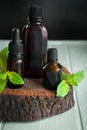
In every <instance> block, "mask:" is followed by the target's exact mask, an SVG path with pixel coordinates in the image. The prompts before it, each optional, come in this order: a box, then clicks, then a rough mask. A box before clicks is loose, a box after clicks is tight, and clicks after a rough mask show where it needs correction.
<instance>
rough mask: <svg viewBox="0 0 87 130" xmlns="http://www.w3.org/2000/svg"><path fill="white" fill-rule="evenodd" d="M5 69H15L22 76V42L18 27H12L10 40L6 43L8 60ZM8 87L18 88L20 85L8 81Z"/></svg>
mask: <svg viewBox="0 0 87 130" xmlns="http://www.w3.org/2000/svg"><path fill="white" fill-rule="evenodd" d="M7 69H8V70H9V71H15V72H17V73H18V74H20V75H21V76H22V77H23V44H22V41H21V40H20V30H19V29H18V28H13V29H12V40H11V41H10V42H9V45H8V61H7ZM8 86H9V87H10V88H14V87H15V88H19V87H21V86H20V85H14V84H11V83H10V82H8Z"/></svg>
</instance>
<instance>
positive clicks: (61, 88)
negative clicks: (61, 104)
mask: <svg viewBox="0 0 87 130" xmlns="http://www.w3.org/2000/svg"><path fill="white" fill-rule="evenodd" d="M83 78H84V71H83V70H81V71H78V72H76V73H74V74H65V73H64V72H63V73H62V81H61V82H60V84H59V85H58V86H57V94H56V96H57V97H65V96H66V95H67V94H68V93H69V92H70V86H78V83H79V82H81V81H82V80H83Z"/></svg>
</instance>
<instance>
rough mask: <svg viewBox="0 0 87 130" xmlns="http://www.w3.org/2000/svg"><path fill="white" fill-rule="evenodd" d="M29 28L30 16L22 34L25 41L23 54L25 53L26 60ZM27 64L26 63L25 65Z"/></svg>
mask: <svg viewBox="0 0 87 130" xmlns="http://www.w3.org/2000/svg"><path fill="white" fill-rule="evenodd" d="M28 28H29V18H28V17H27V23H26V24H25V25H24V27H23V28H22V31H21V36H22V42H23V50H24V51H23V54H24V59H25V60H26V48H27V46H26V44H27V30H28ZM24 66H25V65H24Z"/></svg>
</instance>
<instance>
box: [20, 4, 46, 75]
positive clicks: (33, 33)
mask: <svg viewBox="0 0 87 130" xmlns="http://www.w3.org/2000/svg"><path fill="white" fill-rule="evenodd" d="M29 22H30V23H29V27H28V29H27V37H26V39H25V41H26V42H25V43H24V44H25V45H24V46H25V49H24V73H25V74H24V76H25V77H30V78H41V77H42V67H43V66H44V64H45V62H46V52H47V39H48V33H47V30H46V28H45V27H44V25H43V18H42V8H41V7H39V6H31V7H30V8H29ZM22 37H23V36H22Z"/></svg>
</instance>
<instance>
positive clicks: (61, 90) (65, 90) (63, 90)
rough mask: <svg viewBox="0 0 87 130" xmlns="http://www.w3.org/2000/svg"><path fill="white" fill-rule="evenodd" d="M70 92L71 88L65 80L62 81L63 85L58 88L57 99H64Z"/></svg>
mask: <svg viewBox="0 0 87 130" xmlns="http://www.w3.org/2000/svg"><path fill="white" fill-rule="evenodd" d="M69 91H70V86H69V85H68V84H67V83H66V81H65V80H62V81H61V83H60V84H59V85H58V87H57V94H56V96H57V97H64V96H66V95H67V94H68V92H69Z"/></svg>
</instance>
